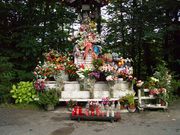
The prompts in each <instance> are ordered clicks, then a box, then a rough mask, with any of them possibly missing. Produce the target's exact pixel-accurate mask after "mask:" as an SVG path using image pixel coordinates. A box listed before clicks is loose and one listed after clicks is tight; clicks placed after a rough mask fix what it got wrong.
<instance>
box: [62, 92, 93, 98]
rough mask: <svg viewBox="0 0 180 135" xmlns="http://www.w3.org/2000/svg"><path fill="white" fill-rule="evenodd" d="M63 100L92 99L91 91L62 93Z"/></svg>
mask: <svg viewBox="0 0 180 135" xmlns="http://www.w3.org/2000/svg"><path fill="white" fill-rule="evenodd" d="M61 98H63V99H76V98H79V99H85V98H90V94H89V91H71V92H69V91H62V92H61Z"/></svg>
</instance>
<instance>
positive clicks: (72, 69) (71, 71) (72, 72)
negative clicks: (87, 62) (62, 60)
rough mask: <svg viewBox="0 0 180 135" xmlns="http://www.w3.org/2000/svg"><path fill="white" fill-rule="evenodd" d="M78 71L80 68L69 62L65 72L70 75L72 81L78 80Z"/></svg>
mask: <svg viewBox="0 0 180 135" xmlns="http://www.w3.org/2000/svg"><path fill="white" fill-rule="evenodd" d="M77 70H78V68H77V67H76V65H75V64H74V62H73V61H68V62H67V64H66V66H65V72H66V73H67V74H68V76H69V79H70V80H76V78H78V75H77V73H76V72H77Z"/></svg>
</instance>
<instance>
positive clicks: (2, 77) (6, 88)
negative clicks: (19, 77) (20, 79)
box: [0, 56, 15, 103]
mask: <svg viewBox="0 0 180 135" xmlns="http://www.w3.org/2000/svg"><path fill="white" fill-rule="evenodd" d="M8 60H9V58H8V57H3V56H0V63H1V66H0V103H1V102H5V103H7V102H10V99H11V95H10V93H9V92H10V89H11V85H12V80H13V79H14V78H15V74H14V71H13V65H12V63H10V62H8Z"/></svg>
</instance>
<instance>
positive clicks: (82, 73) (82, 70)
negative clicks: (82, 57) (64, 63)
mask: <svg viewBox="0 0 180 135" xmlns="http://www.w3.org/2000/svg"><path fill="white" fill-rule="evenodd" d="M91 72H92V68H91V67H88V66H86V67H85V66H84V65H83V64H82V65H80V66H79V69H78V71H76V73H77V74H78V76H79V78H80V79H84V78H88V77H89V74H90V73H91Z"/></svg>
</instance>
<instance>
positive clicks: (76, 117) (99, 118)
mask: <svg viewBox="0 0 180 135" xmlns="http://www.w3.org/2000/svg"><path fill="white" fill-rule="evenodd" d="M70 118H71V120H77V121H78V122H80V121H81V120H87V121H110V122H117V121H118V120H120V119H121V116H120V115H119V116H115V117H111V116H109V117H106V116H85V115H74V116H72V114H71V115H70Z"/></svg>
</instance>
